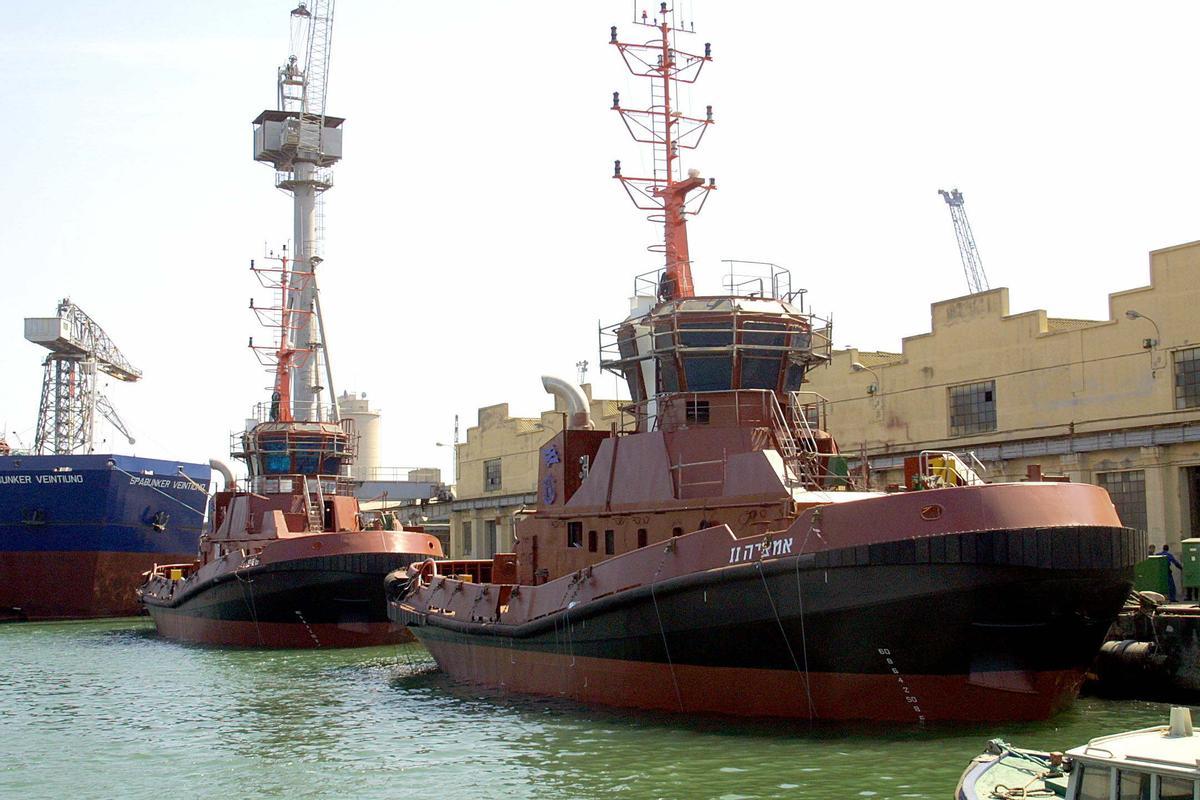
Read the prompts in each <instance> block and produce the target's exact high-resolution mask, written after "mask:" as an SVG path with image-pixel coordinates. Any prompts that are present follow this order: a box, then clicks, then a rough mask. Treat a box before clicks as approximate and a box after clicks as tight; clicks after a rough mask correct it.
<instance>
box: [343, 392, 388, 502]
mask: <svg viewBox="0 0 1200 800" xmlns="http://www.w3.org/2000/svg"><path fill="white" fill-rule="evenodd" d="M338 413H340V414H341V416H342V417H349V418H350V419H352V420H354V426H355V429H356V431H357V432H358V458H357V459H356V460H355V462H354V466H352V467H351V468H350V475H351V477H353V478H357V479H358V480H360V481H369V480H374V479H375V478H376V475H375V472H376V470H377V469H378V468H379V438H380V436H379V434H380V426H381V425H382V424H383V423H382V420H381V419H380V414H379V411H378V410H375V411H372V410H371V406H370V404H369V403H368V402H367V393H366V392H362V393H361V394H359V393H357V392H342V395H341V397H339V398H338Z"/></svg>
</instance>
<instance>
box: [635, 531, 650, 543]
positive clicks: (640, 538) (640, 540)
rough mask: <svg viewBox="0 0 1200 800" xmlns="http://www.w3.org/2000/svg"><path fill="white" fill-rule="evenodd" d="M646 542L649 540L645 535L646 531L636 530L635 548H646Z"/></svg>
mask: <svg viewBox="0 0 1200 800" xmlns="http://www.w3.org/2000/svg"><path fill="white" fill-rule="evenodd" d="M648 540H649V537H648V536H647V534H646V529H645V528H638V532H637V546H638V547H645V546H646V542H647V541H648Z"/></svg>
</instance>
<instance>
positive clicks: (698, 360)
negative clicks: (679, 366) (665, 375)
mask: <svg viewBox="0 0 1200 800" xmlns="http://www.w3.org/2000/svg"><path fill="white" fill-rule="evenodd" d="M683 373H684V378H685V379H686V380H687V391H689V392H719V391H722V390H724V389H728V388H729V387H730V386H732V385H733V384H732V378H733V357H732V356H692V355H689V356H684V358H683Z"/></svg>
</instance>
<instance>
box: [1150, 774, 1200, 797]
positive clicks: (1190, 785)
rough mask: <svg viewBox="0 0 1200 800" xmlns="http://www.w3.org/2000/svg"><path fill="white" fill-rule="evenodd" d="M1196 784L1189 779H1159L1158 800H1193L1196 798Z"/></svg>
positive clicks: (1164, 777)
mask: <svg viewBox="0 0 1200 800" xmlns="http://www.w3.org/2000/svg"><path fill="white" fill-rule="evenodd" d="M1195 786H1196V782H1195V781H1189V780H1188V779H1187V778H1168V777H1166V776H1163V777H1161V778H1159V779H1158V798H1159V800H1192V798H1193V797H1194V796H1195V795H1194V794H1193V793H1194V792H1195V791H1196V788H1195Z"/></svg>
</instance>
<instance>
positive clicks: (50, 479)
mask: <svg viewBox="0 0 1200 800" xmlns="http://www.w3.org/2000/svg"><path fill="white" fill-rule="evenodd" d="M11 483H83V476H82V475H0V485H3V484H11Z"/></svg>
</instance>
